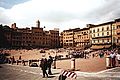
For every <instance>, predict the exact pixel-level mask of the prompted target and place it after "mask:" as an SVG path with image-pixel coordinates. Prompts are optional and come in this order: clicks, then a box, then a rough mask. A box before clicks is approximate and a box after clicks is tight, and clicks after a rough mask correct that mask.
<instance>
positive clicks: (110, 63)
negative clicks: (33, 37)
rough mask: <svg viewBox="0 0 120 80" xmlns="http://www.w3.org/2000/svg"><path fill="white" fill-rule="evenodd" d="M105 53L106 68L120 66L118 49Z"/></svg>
mask: <svg viewBox="0 0 120 80" xmlns="http://www.w3.org/2000/svg"><path fill="white" fill-rule="evenodd" d="M105 53H106V66H107V67H108V68H111V67H116V66H120V51H119V49H114V50H111V51H106V52H105Z"/></svg>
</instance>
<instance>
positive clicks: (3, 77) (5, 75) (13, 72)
mask: <svg viewBox="0 0 120 80" xmlns="http://www.w3.org/2000/svg"><path fill="white" fill-rule="evenodd" d="M52 72H53V75H50V76H49V78H42V72H41V69H40V68H39V67H28V66H22V65H11V64H2V65H0V80H58V76H59V75H60V73H61V69H52ZM75 72H76V73H77V79H76V80H120V67H116V68H112V69H107V70H103V71H100V72H93V73H88V72H80V71H75ZM66 80H70V78H67V79H66ZM73 80H74V79H73Z"/></svg>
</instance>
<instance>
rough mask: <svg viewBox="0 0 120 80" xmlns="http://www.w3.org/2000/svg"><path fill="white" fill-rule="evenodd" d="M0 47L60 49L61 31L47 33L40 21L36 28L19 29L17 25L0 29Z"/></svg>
mask: <svg viewBox="0 0 120 80" xmlns="http://www.w3.org/2000/svg"><path fill="white" fill-rule="evenodd" d="M0 29H1V30H0V36H1V38H0V39H1V41H0V42H1V43H0V47H8V48H28V49H29V48H58V47H59V42H60V41H59V30H57V29H56V30H49V31H45V30H43V28H41V27H40V21H39V20H38V21H37V22H36V27H32V28H31V29H30V28H18V27H16V23H14V24H12V25H11V28H10V27H9V26H4V27H3V26H2V25H1V27H0Z"/></svg>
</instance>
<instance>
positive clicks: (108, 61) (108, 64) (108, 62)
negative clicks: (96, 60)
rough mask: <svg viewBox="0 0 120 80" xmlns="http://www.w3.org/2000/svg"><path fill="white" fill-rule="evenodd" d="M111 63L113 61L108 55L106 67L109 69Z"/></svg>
mask: <svg viewBox="0 0 120 80" xmlns="http://www.w3.org/2000/svg"><path fill="white" fill-rule="evenodd" d="M110 64H111V62H110V56H106V68H107V69H108V68H110Z"/></svg>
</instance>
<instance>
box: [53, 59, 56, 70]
mask: <svg viewBox="0 0 120 80" xmlns="http://www.w3.org/2000/svg"><path fill="white" fill-rule="evenodd" d="M53 68H54V69H56V59H54V67H53Z"/></svg>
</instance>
